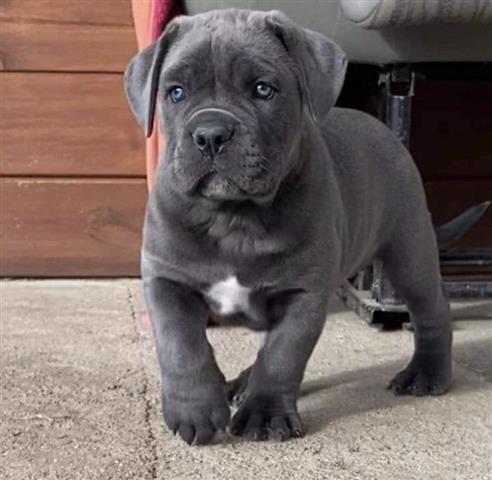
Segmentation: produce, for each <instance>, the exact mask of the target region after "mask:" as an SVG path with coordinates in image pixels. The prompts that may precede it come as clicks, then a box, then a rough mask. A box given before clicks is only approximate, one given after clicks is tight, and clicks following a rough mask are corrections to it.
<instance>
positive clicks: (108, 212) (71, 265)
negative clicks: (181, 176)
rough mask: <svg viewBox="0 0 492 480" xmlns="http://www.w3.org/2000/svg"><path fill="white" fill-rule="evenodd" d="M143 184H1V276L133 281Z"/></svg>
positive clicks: (30, 181)
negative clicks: (130, 278) (111, 277)
mask: <svg viewBox="0 0 492 480" xmlns="http://www.w3.org/2000/svg"><path fill="white" fill-rule="evenodd" d="M146 197H147V191H146V185H145V181H144V180H141V179H119V180H112V179H97V180H96V179H83V180H81V179H39V178H38V179H36V178H32V179H25V178H2V179H0V208H1V211H0V220H1V223H2V225H1V234H2V239H1V247H2V248H1V262H0V263H1V268H0V275H2V276H14V277H19V276H20V277H23V276H26V277H54V276H61V277H71V276H77V277H80V276H82V277H83V276H91V277H94V276H96V277H97V276H135V275H138V274H139V266H138V265H139V249H140V242H141V240H140V239H141V229H142V221H143V215H144V206H145V202H146Z"/></svg>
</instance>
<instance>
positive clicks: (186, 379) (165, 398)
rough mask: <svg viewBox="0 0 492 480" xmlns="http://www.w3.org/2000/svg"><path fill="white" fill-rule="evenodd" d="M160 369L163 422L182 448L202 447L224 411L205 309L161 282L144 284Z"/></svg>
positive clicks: (187, 292)
mask: <svg viewBox="0 0 492 480" xmlns="http://www.w3.org/2000/svg"><path fill="white" fill-rule="evenodd" d="M144 291H145V297H146V301H147V306H148V309H149V313H150V317H151V319H152V325H153V328H154V335H155V339H156V345H157V354H158V357H159V364H160V367H161V387H162V404H163V413H164V420H165V422H166V424H167V426H168V427H169V428H170V429H171V430H172V431H173V432H175V433H176V431H178V432H179V434H180V436H181V437H182V438H183V440H185V441H186V442H187V443H188V444H191V443H195V444H198V443H207V442H208V441H209V440H210V439H211V438H212V436H213V435H214V433H215V431H216V430H218V429H225V427H226V426H227V423H228V421H229V415H230V414H229V408H228V406H227V403H226V398H225V393H224V376H223V375H222V373H221V372H220V370H219V368H218V366H217V364H216V362H215V359H214V355H213V351H212V347H211V346H210V344H209V343H208V341H207V337H206V333H205V327H206V322H207V318H208V308H207V305H206V304H205V302H204V300H203V298H202V297H201V295H200V294H198V293H196V292H195V291H193V290H191V289H190V288H188V287H186V286H184V285H181V284H177V283H175V282H171V281H168V280H166V279H164V278H147V279H144Z"/></svg>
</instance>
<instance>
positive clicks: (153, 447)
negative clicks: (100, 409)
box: [126, 287, 159, 479]
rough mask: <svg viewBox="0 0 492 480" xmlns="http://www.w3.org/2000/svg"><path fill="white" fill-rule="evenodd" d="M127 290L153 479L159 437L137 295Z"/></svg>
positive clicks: (154, 477)
mask: <svg viewBox="0 0 492 480" xmlns="http://www.w3.org/2000/svg"><path fill="white" fill-rule="evenodd" d="M126 290H127V302H128V305H129V308H130V315H131V317H132V320H133V326H134V330H135V343H136V345H137V349H138V353H139V357H140V371H141V374H142V390H141V392H140V393H141V394H142V397H143V400H144V424H145V428H146V430H147V438H146V439H145V445H146V447H147V448H148V449H149V452H150V466H149V474H150V478H151V479H156V478H157V462H158V460H159V458H158V456H157V439H156V437H155V435H154V431H153V430H152V422H151V416H152V403H151V401H150V398H149V379H148V376H147V373H146V371H145V359H144V356H143V352H142V349H141V348H140V343H141V339H140V333H139V330H138V324H137V322H138V318H137V312H136V310H135V296H134V294H133V292H132V289H131V288H130V287H127V288H126Z"/></svg>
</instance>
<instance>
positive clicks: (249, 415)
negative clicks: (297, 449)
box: [231, 394, 304, 442]
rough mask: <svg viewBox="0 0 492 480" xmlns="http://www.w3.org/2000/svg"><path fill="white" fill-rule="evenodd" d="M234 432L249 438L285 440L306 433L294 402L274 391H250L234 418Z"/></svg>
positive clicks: (232, 426)
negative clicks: (264, 393)
mask: <svg viewBox="0 0 492 480" xmlns="http://www.w3.org/2000/svg"><path fill="white" fill-rule="evenodd" d="M231 433H232V434H233V435H239V436H242V437H245V438H247V439H249V440H277V441H281V442H283V441H285V440H288V439H289V438H298V437H302V436H303V435H304V429H303V427H302V423H301V419H300V418H299V414H298V413H297V409H296V406H295V402H292V401H286V400H284V399H283V398H282V397H281V396H275V395H254V394H253V395H249V396H248V397H247V398H246V399H245V400H244V402H243V404H242V405H241V407H240V408H239V410H238V411H237V413H236V415H234V417H233V418H232V422H231Z"/></svg>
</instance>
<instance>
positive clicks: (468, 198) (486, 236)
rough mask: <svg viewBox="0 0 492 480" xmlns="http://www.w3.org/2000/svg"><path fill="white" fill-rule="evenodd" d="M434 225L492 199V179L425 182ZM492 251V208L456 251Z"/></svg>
mask: <svg viewBox="0 0 492 480" xmlns="http://www.w3.org/2000/svg"><path fill="white" fill-rule="evenodd" d="M424 185H425V190H426V193H427V200H428V203H429V210H430V211H431V213H432V218H433V222H434V224H435V225H441V224H443V223H445V222H447V221H449V220H451V219H452V218H454V217H456V216H457V215H459V214H460V213H462V212H464V211H465V210H466V209H467V208H469V207H471V206H473V205H476V204H478V203H481V202H485V201H487V200H492V179H490V180H487V179H484V180H469V181H466V180H448V181H427V182H424ZM455 247H456V248H492V206H491V207H490V208H489V209H488V210H487V212H486V213H485V214H484V216H483V217H482V219H481V220H480V222H479V223H478V224H477V225H476V226H475V227H473V229H472V230H470V232H469V233H468V234H466V235H465V236H464V237H463V239H462V240H461V241H459V242H458V243H457V244H456V245H453V248H455Z"/></svg>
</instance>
